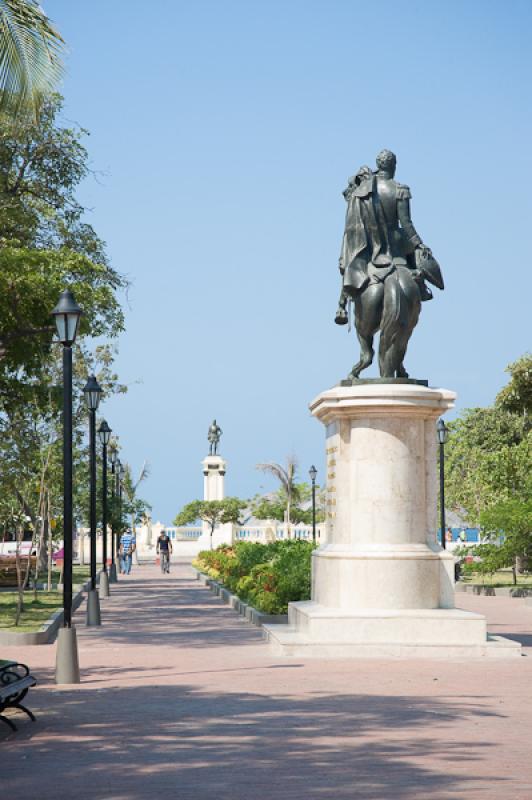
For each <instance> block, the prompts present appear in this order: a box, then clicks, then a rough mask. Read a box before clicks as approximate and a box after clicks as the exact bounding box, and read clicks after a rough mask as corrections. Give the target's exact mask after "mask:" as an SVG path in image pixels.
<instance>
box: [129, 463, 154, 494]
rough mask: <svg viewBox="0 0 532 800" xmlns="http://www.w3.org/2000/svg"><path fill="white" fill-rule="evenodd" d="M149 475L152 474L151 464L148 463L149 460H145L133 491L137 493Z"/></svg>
mask: <svg viewBox="0 0 532 800" xmlns="http://www.w3.org/2000/svg"><path fill="white" fill-rule="evenodd" d="M149 475H150V465H149V464H148V462H147V461H145V462H144V464H143V465H142V469H141V471H140V472H139V476H138V478H137V480H136V482H135V483H134V484H133V492H134V493H136V491H137V489H138V488H139V486H140V484H141V483H142V481H145V480H146V478H148V477H149Z"/></svg>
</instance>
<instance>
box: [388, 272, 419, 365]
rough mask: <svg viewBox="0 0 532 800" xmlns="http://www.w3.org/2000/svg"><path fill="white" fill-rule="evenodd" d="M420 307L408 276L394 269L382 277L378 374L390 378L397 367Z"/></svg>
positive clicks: (415, 287) (416, 293) (402, 356)
mask: <svg viewBox="0 0 532 800" xmlns="http://www.w3.org/2000/svg"><path fill="white" fill-rule="evenodd" d="M420 308H421V301H420V297H419V290H418V288H417V286H416V284H415V282H414V281H413V280H412V278H411V277H410V276H409V275H408V276H405V275H401V274H400V273H399V271H398V270H396V271H395V272H393V273H392V274H391V275H389V276H388V277H387V278H386V280H385V282H384V305H383V311H382V322H381V336H380V344H379V362H380V365H381V375H383V376H385V377H389V378H392V377H394V376H395V374H396V372H397V370H398V369H399V367H400V366H401V364H402V361H403V358H404V355H405V352H406V346H407V344H408V340H409V338H410V334H411V333H412V331H413V329H414V327H415V325H416V323H417V320H418V317H419V311H420Z"/></svg>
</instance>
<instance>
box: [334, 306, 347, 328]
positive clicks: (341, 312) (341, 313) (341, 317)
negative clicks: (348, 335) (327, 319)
mask: <svg viewBox="0 0 532 800" xmlns="http://www.w3.org/2000/svg"><path fill="white" fill-rule="evenodd" d="M334 321H335V322H336V324H337V325H347V322H348V319H347V311H346V310H345V308H343V307H342V306H338V308H337V310H336V316H335V318H334Z"/></svg>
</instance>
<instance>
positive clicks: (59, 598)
mask: <svg viewBox="0 0 532 800" xmlns="http://www.w3.org/2000/svg"><path fill="white" fill-rule="evenodd" d="M17 595H18V593H17V592H0V630H7V631H10V632H11V633H33V632H34V631H38V630H39V629H40V628H41V626H42V625H44V623H45V622H46V620H47V619H48V618H49V617H50V616H51V615H52V614H53V613H54V611H58V610H59V609H61V608H62V607H63V593H62V592H38V593H37V600H34V599H33V592H32V591H31V592H25V593H24V611H23V612H22V614H21V617H20V624H19V625H15V615H16V611H17Z"/></svg>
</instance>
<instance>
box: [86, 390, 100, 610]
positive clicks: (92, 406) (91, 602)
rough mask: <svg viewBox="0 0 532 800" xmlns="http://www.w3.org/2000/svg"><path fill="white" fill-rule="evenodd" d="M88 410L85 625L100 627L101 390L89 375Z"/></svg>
mask: <svg viewBox="0 0 532 800" xmlns="http://www.w3.org/2000/svg"><path fill="white" fill-rule="evenodd" d="M83 393H84V395H85V401H86V403H87V408H88V410H89V454H90V458H89V463H90V506H89V524H90V537H91V538H90V542H91V588H90V590H89V594H88V597H87V625H101V618H100V600H99V597H98V592H97V591H96V410H97V408H98V406H99V405H100V397H101V395H102V388H101V386H100V384H99V383H98V381H97V380H96V378H95V377H94V375H91V376H90V377H89V379H88V380H87V383H86V384H85V387H84V389H83Z"/></svg>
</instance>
